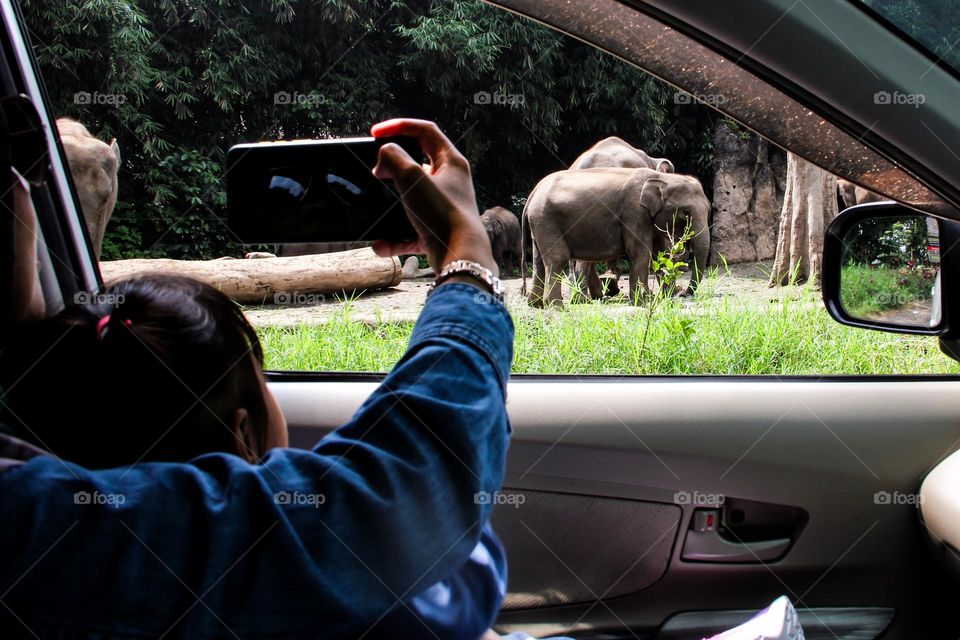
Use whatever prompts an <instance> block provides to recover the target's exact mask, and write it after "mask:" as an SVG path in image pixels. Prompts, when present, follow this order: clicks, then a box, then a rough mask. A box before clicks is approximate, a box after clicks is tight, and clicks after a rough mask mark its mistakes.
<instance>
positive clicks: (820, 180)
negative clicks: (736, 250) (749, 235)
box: [770, 153, 837, 287]
mask: <svg viewBox="0 0 960 640" xmlns="http://www.w3.org/2000/svg"><path fill="white" fill-rule="evenodd" d="M836 215H837V178H836V176H834V175H833V174H831V173H828V172H826V171H824V170H823V169H821V168H820V167H817V166H816V165H813V164H810V163H809V162H807V161H806V160H803V159H802V158H798V157H797V156H795V155H793V154H792V153H788V154H787V189H786V192H785V193H784V196H783V209H782V210H781V212H780V232H779V234H778V235H777V252H776V257H775V258H774V261H773V269H772V270H771V273H770V286H771V287H774V286H778V285H785V284H788V283H789V282H791V281H794V282H797V283H800V282H806V281H807V280H813V281H814V282H816V283H817V285H819V283H820V272H821V266H822V263H823V238H824V235H825V234H826V231H827V226H828V225H829V224H830V222H831V221H832V220H833V219H834V218H835V217H836Z"/></svg>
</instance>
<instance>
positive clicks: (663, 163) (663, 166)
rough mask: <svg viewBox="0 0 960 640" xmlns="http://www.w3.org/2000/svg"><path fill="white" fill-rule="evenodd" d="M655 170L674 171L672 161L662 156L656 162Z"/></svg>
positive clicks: (662, 171) (661, 171)
mask: <svg viewBox="0 0 960 640" xmlns="http://www.w3.org/2000/svg"><path fill="white" fill-rule="evenodd" d="M657 171H659V172H660V173H674V170H673V163H672V162H670V161H669V160H667V159H666V158H662V159H661V160H660V161H659V162H658V163H657Z"/></svg>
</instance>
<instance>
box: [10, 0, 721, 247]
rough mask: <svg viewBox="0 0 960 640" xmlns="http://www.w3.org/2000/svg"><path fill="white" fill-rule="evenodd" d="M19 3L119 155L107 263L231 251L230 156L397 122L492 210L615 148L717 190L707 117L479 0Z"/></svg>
mask: <svg viewBox="0 0 960 640" xmlns="http://www.w3.org/2000/svg"><path fill="white" fill-rule="evenodd" d="M22 6H23V9H24V14H25V17H26V20H27V24H28V25H29V28H30V31H31V37H32V40H33V45H34V50H35V52H36V55H37V59H38V61H39V63H40V67H41V70H42V72H43V74H44V77H45V81H46V84H47V88H48V91H49V94H50V97H51V101H52V104H53V106H54V109H55V112H56V114H57V115H58V116H61V115H66V116H71V117H73V118H76V119H77V120H80V121H81V122H83V123H84V124H87V125H88V126H89V128H90V129H91V130H92V131H94V132H95V133H98V134H99V135H101V137H103V138H105V139H109V138H110V137H116V138H117V139H118V142H119V144H120V147H121V150H122V155H123V158H124V164H123V167H122V168H121V172H120V197H119V202H120V203H121V205H119V206H118V211H117V214H116V220H115V221H114V222H111V224H110V225H108V227H107V237H106V240H105V246H106V247H108V250H106V251H105V253H104V255H105V256H110V257H115V256H130V255H170V256H173V257H211V256H214V255H219V254H222V253H233V254H235V253H236V252H237V247H236V246H235V243H234V242H233V239H232V238H231V237H230V235H229V233H227V232H226V230H225V229H224V227H223V225H222V224H221V223H220V220H221V219H222V218H223V215H224V210H223V187H222V181H223V175H222V169H221V166H222V162H223V157H224V153H225V151H226V149H227V148H228V147H229V146H231V145H233V144H235V143H238V142H250V141H256V140H261V139H292V138H302V137H320V136H330V135H356V134H359V133H363V132H365V131H367V130H368V129H369V126H370V125H371V124H373V123H374V122H377V121H379V120H381V119H385V118H388V117H394V116H398V115H405V116H416V117H422V118H428V119H433V120H436V121H437V122H438V123H439V124H440V125H441V126H442V127H443V128H444V129H445V130H446V131H447V133H448V134H449V135H450V137H451V138H452V139H453V140H454V141H455V142H456V143H457V145H458V146H459V147H460V148H461V149H462V150H463V151H464V153H465V154H466V155H467V156H468V157H469V158H470V159H471V160H472V162H473V163H474V176H475V179H476V183H477V192H478V196H479V199H480V204H481V207H482V208H486V207H488V206H493V205H497V204H501V205H513V208H514V209H519V208H521V206H520V205H521V203H522V200H523V199H524V198H525V197H526V195H527V194H528V193H529V191H530V190H531V189H532V188H533V186H534V185H535V184H536V182H537V181H538V180H539V179H540V178H542V177H543V176H544V175H546V174H547V173H549V172H550V171H554V170H558V169H561V168H564V167H565V166H566V165H567V164H568V163H569V162H571V161H572V160H573V159H574V158H575V157H576V156H577V155H579V154H580V153H581V152H582V151H583V150H585V149H586V148H587V147H589V146H590V145H591V144H593V143H594V142H596V141H597V140H599V139H601V138H603V137H606V136H609V135H619V136H621V137H623V138H624V139H626V140H628V141H629V142H631V143H632V144H634V145H636V146H638V147H641V148H644V149H646V150H648V151H650V152H651V153H656V154H663V155H666V156H667V157H670V158H671V159H672V160H673V161H674V163H675V164H676V166H677V169H678V170H679V171H681V172H687V173H694V174H696V175H698V176H699V177H700V178H701V180H703V181H704V182H705V184H707V185H709V180H707V178H708V177H709V175H710V160H712V149H711V148H710V146H711V139H712V120H713V115H712V111H710V110H709V109H708V108H707V107H705V106H703V105H699V104H677V101H676V100H675V99H674V94H675V92H674V90H673V89H672V88H670V87H668V86H667V85H665V84H663V83H662V82H660V81H658V80H656V79H654V78H652V77H650V76H648V75H646V74H643V73H641V72H640V71H639V70H637V69H635V68H634V67H632V66H630V65H627V64H625V63H622V62H621V61H619V60H616V59H614V58H612V57H610V56H607V55H605V54H601V53H599V52H598V51H596V50H594V49H593V48H591V47H589V46H587V45H585V44H583V43H581V42H578V41H575V40H573V39H571V38H566V37H564V36H562V35H560V34H558V33H557V32H554V31H551V30H549V29H547V28H545V27H543V26H542V25H539V24H536V23H533V22H531V21H528V20H525V19H523V18H520V17H518V16H515V15H513V14H509V13H506V12H504V11H502V10H499V9H495V8H493V7H491V6H489V5H486V4H484V3H482V2H480V1H479V0H469V1H467V0H432V1H428V0H366V1H361V0H270V1H266V0H256V1H254V2H241V1H239V0H211V1H210V2H205V3H197V2H193V1H192V0H156V1H153V2H145V1H142V0H141V1H133V2H130V1H127V0H80V1H75V0H23V5H22ZM484 95H487V96H489V97H490V99H489V101H486V102H485V101H484V98H483V96H484ZM78 96H80V97H79V98H78ZM87 96H88V97H87Z"/></svg>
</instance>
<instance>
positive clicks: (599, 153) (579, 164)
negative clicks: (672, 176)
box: [570, 136, 675, 173]
mask: <svg viewBox="0 0 960 640" xmlns="http://www.w3.org/2000/svg"><path fill="white" fill-rule="evenodd" d="M597 167H624V168H629V169H640V168H647V169H654V170H656V171H660V172H663V173H675V169H674V167H673V163H672V162H670V161H669V160H667V159H666V158H654V157H651V156H650V155H648V154H647V152H646V151H643V150H642V149H637V148H636V147H632V146H630V145H629V144H627V142H626V141H625V140H624V139H623V138H618V137H616V136H611V137H609V138H604V139H603V140H601V141H600V142H598V143H597V144H595V145H593V146H592V147H590V148H589V149H587V150H586V151H584V152H583V153H582V154H580V156H579V157H578V158H577V159H576V160H574V161H573V164H571V165H570V168H571V169H595V168H597Z"/></svg>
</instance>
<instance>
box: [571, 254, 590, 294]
mask: <svg viewBox="0 0 960 640" xmlns="http://www.w3.org/2000/svg"><path fill="white" fill-rule="evenodd" d="M589 267H590V263H588V262H584V261H582V260H571V261H570V266H569V269H570V280H571V281H572V282H573V289H572V291H571V292H570V302H571V303H579V302H588V301H589V300H590V297H589V296H590V293H589V291H588V287H587V280H588V278H589Z"/></svg>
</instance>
